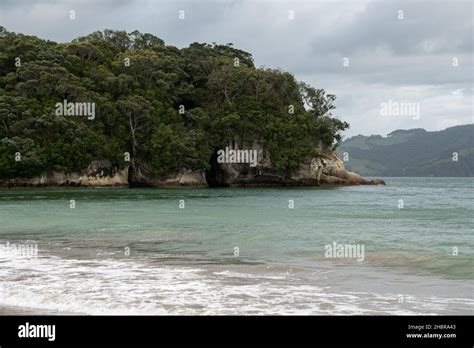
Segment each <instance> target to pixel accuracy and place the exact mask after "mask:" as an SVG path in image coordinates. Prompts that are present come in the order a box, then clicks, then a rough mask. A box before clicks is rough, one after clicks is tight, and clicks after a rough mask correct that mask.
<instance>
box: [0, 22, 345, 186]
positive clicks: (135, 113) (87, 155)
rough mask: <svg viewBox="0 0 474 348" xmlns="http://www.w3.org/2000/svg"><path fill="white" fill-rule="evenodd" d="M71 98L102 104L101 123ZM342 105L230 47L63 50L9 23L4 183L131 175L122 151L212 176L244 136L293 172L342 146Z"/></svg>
mask: <svg viewBox="0 0 474 348" xmlns="http://www.w3.org/2000/svg"><path fill="white" fill-rule="evenodd" d="M17 58H19V59H20V62H21V64H20V65H19V66H17V65H15V63H16V60H17ZM236 62H237V63H238V64H237V63H236ZM128 63H129V64H128ZM63 100H67V101H68V102H94V103H95V104H96V118H95V119H94V120H93V121H91V120H87V119H86V118H85V117H68V116H56V115H55V112H54V111H55V109H54V107H55V104H56V103H58V102H63ZM334 100H335V96H333V95H328V94H326V92H325V91H324V90H322V89H314V88H312V87H310V86H308V85H306V84H304V83H298V82H297V81H296V80H295V78H294V77H293V75H291V74H290V73H287V72H282V71H280V70H272V69H265V68H255V66H254V63H253V58H252V56H251V54H250V53H248V52H244V51H242V50H239V49H236V48H234V47H233V45H232V44H225V45H220V44H216V43H213V44H200V43H193V44H191V45H190V46H189V47H187V48H183V49H177V48H176V47H172V46H166V45H165V43H164V42H163V40H161V39H159V38H157V37H156V36H154V35H151V34H147V33H145V34H143V33H140V32H138V31H133V32H131V33H127V32H125V31H113V30H104V31H103V32H100V31H97V32H94V33H92V34H90V35H88V36H85V37H81V38H78V39H76V40H73V41H72V42H70V43H65V44H57V43H54V42H50V41H44V40H40V39H38V38H36V37H33V36H27V35H23V34H15V33H10V32H8V31H7V30H6V29H5V28H3V27H0V141H1V143H0V150H1V152H0V166H1V167H0V176H1V177H3V178H8V177H19V176H23V177H29V176H33V175H37V174H39V173H41V172H45V171H49V170H63V171H66V172H74V171H80V170H82V169H84V168H85V167H87V165H88V164H89V163H90V161H91V160H94V159H109V160H111V161H112V162H113V164H114V165H116V166H119V167H123V166H125V165H127V163H126V162H124V160H123V154H124V152H129V153H130V154H131V155H132V160H134V159H139V160H141V161H145V162H146V163H148V164H149V165H150V166H151V168H152V169H153V170H154V171H155V172H156V174H157V175H165V174H167V173H170V172H172V171H176V170H179V169H180V168H183V167H185V168H189V169H205V168H207V167H208V165H209V159H210V157H211V155H212V153H213V152H214V150H215V149H216V148H222V147H225V146H227V145H228V144H229V142H230V141H231V140H234V139H239V140H240V143H245V144H252V143H254V142H258V143H260V144H262V145H263V146H264V147H265V148H266V150H268V151H269V153H270V158H271V159H272V162H273V163H274V165H275V167H276V168H277V169H278V170H280V171H281V172H284V173H290V172H291V171H292V170H294V169H295V168H296V167H297V166H298V164H299V163H300V162H301V161H302V160H304V159H305V158H307V157H308V156H311V155H314V154H315V152H316V151H317V149H316V147H317V146H318V145H320V144H324V146H328V147H330V146H334V145H335V144H337V143H338V142H339V141H340V132H341V131H343V130H344V129H346V128H347V127H348V124H347V123H345V122H342V121H339V120H338V119H336V118H333V117H332V115H331V111H332V110H333V109H334V106H333V102H334ZM290 106H291V109H292V112H290V111H289V110H290ZM183 108H184V109H183ZM180 109H182V110H184V113H182V112H179V110H180ZM16 152H20V153H21V156H22V157H21V158H22V159H21V161H20V162H18V161H15V159H14V154H15V153H16Z"/></svg>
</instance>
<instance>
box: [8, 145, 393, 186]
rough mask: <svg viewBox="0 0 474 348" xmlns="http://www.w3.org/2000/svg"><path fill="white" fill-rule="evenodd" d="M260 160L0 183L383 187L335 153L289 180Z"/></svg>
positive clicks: (100, 163) (107, 165)
mask: <svg viewBox="0 0 474 348" xmlns="http://www.w3.org/2000/svg"><path fill="white" fill-rule="evenodd" d="M253 149H255V150H256V151H257V153H258V156H257V158H258V159H259V160H258V161H257V163H256V166H254V167H251V166H250V165H249V164H248V163H237V164H236V163H233V164H231V163H218V161H217V154H214V155H213V156H212V157H211V158H210V161H209V169H208V170H207V171H204V170H196V171H193V170H190V169H186V168H181V169H180V170H179V171H177V172H174V173H171V174H169V175H165V176H156V175H154V173H153V171H152V169H151V168H150V167H149V166H148V165H147V164H146V163H143V162H138V161H132V162H131V164H130V165H129V166H127V167H126V168H124V169H117V168H113V167H112V164H111V162H110V161H108V160H96V161H93V162H92V163H91V164H90V165H89V166H88V167H87V169H85V170H84V171H83V172H82V173H72V174H65V173H59V172H51V173H45V174H43V175H41V176H38V177H34V178H30V179H22V178H15V179H9V180H3V181H0V186H3V187H22V186H31V187H42V186H86V187H87V186H90V187H95V186H130V187H259V186H340V185H377V184H384V182H383V181H382V180H380V179H375V180H371V181H368V180H365V179H364V178H362V177H361V176H360V175H359V174H356V173H353V172H349V171H347V170H346V169H345V168H344V163H343V161H342V160H341V159H340V157H339V156H338V155H337V154H336V153H335V152H334V151H329V150H326V151H323V150H321V155H320V156H318V157H313V158H311V159H308V161H306V162H303V163H301V164H300V165H299V168H298V169H297V170H295V171H294V172H293V173H291V174H290V175H284V174H282V173H280V172H278V171H277V170H276V169H275V168H274V167H273V166H272V163H271V160H270V158H269V156H268V154H267V153H266V152H265V151H264V149H263V148H262V147H261V146H259V145H258V144H254V145H253Z"/></svg>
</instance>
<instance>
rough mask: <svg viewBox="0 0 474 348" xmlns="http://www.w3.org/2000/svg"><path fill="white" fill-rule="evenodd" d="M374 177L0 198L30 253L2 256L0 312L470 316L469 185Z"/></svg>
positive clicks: (2, 226)
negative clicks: (315, 184) (357, 252)
mask: <svg viewBox="0 0 474 348" xmlns="http://www.w3.org/2000/svg"><path fill="white" fill-rule="evenodd" d="M385 180H386V182H387V186H354V187H342V188H331V189H321V188H261V189H257V188H251V189H250V188H249V189H244V188H235V189H234V188H232V189H231V188H226V189H157V188H154V189H128V188H94V189H87V188H78V189H70V188H68V189H11V190H1V191H0V245H2V244H3V245H6V243H16V244H35V245H37V246H38V255H37V256H36V257H24V255H23V256H22V255H16V256H12V255H6V254H5V253H3V254H2V253H0V306H2V305H4V306H20V307H27V308H32V309H34V310H35V311H36V312H39V313H41V312H42V311H48V310H55V311H60V312H67V313H91V314H328V315H331V314H474V232H473V231H474V178H386V179H385ZM71 200H74V201H75V208H73V209H72V208H71V207H70V204H71V202H70V201H71ZM290 200H291V201H290ZM400 200H403V208H400V207H399V206H401V205H400V204H401V202H400ZM183 203H184V208H181V207H182V206H183ZM292 203H293V204H294V207H293V208H290V207H291V206H292ZM180 205H181V207H180ZM333 243H337V244H344V245H345V244H351V245H357V246H359V247H363V248H364V249H363V250H364V254H363V261H357V259H356V258H354V257H347V255H343V256H345V257H338V258H329V257H326V256H327V255H326V253H325V251H326V248H327V247H326V246H328V245H333ZM0 251H1V250H0Z"/></svg>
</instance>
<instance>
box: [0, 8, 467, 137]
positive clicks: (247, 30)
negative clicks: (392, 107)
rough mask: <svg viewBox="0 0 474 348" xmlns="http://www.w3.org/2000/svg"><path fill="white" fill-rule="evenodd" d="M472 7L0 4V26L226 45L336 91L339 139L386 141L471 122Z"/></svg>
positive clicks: (55, 34) (58, 36) (47, 34)
mask: <svg viewBox="0 0 474 348" xmlns="http://www.w3.org/2000/svg"><path fill="white" fill-rule="evenodd" d="M473 4H474V2H473V1H472V0H466V1H464V0H446V1H436V0H410V1H390V0H379V1H375V0H342V1H329V0H325V1H322V0H312V1H309V0H306V1H295V0H293V1H286V0H285V1H279V0H273V1H270V0H253V1H251V0H222V1H207V0H196V1H190V0H188V1H160V0H155V1H153V0H136V1H133V0H127V1H125V0H124V1H121V0H117V1H112V0H106V1H100V2H99V1H93V0H79V1H73V0H62V1H61V0H57V1H54V0H51V1H22V0H0V25H2V26H4V27H5V28H7V30H9V31H14V32H21V33H25V34H31V35H36V36H38V37H40V38H43V39H50V40H54V41H59V42H65V41H69V40H72V39H74V38H76V37H78V36H83V35H87V34H89V33H91V32H93V31H96V30H102V29H106V28H108V29H117V30H127V31H133V30H135V29H138V30H139V31H142V32H150V33H152V34H155V35H156V36H158V37H160V38H162V39H163V40H164V41H165V42H166V44H168V45H174V46H177V47H185V46H188V45H189V44H190V43H192V42H209V43H210V42H217V43H228V42H232V43H234V46H235V47H237V48H240V49H243V50H246V51H248V52H250V53H252V54H253V57H254V59H255V63H256V65H257V66H266V67H269V68H281V69H283V70H287V71H290V72H292V73H293V74H294V75H295V76H296V78H297V79H298V80H301V81H305V82H307V83H309V84H311V85H313V86H314V87H317V88H324V89H325V90H327V91H328V92H329V93H333V94H336V96H337V100H336V110H335V112H334V115H336V116H340V118H341V119H343V120H345V121H348V122H349V123H350V125H351V128H350V130H348V131H346V133H345V135H346V136H352V135H357V134H364V135H371V134H382V135H386V134H387V133H390V132H391V131H393V130H395V129H410V128H425V129H427V130H441V129H445V128H447V127H451V126H455V125H460V124H468V123H473V121H474V118H473V95H474V89H473V15H474V13H473V12H474V9H473V7H474V5H473ZM71 10H74V11H75V19H73V20H71V19H70V11H71ZM180 10H184V15H185V19H184V20H182V19H180V18H179V11H180ZM290 11H292V12H290ZM400 11H403V12H400ZM292 15H293V16H292ZM400 17H403V18H402V19H400ZM344 58H348V66H344V64H343V63H344ZM456 61H457V66H453V63H454V65H456V64H455V62H456ZM346 62H347V61H346ZM389 100H391V101H392V103H419V107H420V114H419V117H417V116H416V115H400V116H397V115H382V113H381V104H382V103H388V102H389Z"/></svg>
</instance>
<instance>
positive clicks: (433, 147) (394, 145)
mask: <svg viewBox="0 0 474 348" xmlns="http://www.w3.org/2000/svg"><path fill="white" fill-rule="evenodd" d="M337 152H338V153H339V155H341V157H344V152H347V154H348V160H347V161H345V163H344V164H345V166H346V168H347V169H348V170H350V171H353V172H356V173H359V174H361V175H366V176H474V125H472V124H470V125H464V126H456V127H451V128H447V129H445V130H443V131H438V132H427V131H426V130H424V129H420V128H417V129H410V130H396V131H394V132H392V133H390V134H388V135H387V137H382V136H380V135H372V136H363V135H358V136H355V137H352V138H349V139H347V140H345V141H344V142H342V144H341V145H340V146H339V148H338V150H337ZM454 152H456V153H457V154H458V160H457V161H454V160H453V153H454Z"/></svg>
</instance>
